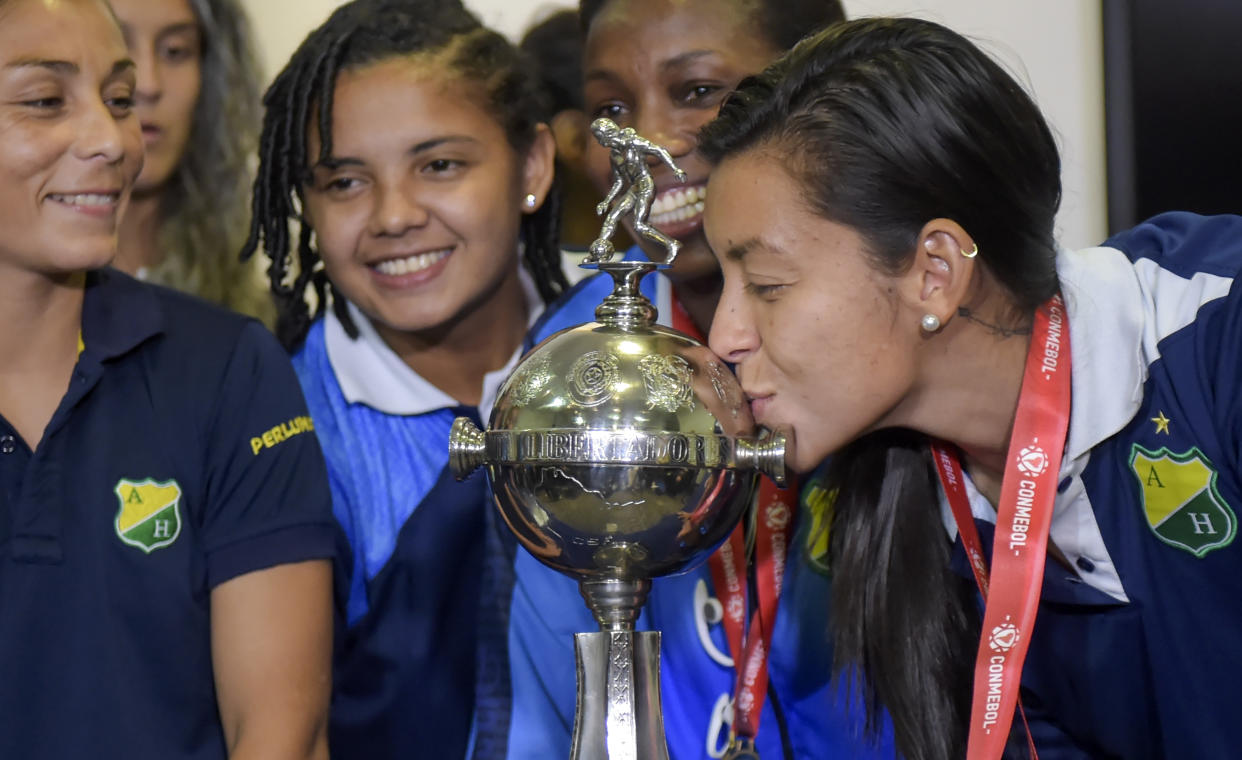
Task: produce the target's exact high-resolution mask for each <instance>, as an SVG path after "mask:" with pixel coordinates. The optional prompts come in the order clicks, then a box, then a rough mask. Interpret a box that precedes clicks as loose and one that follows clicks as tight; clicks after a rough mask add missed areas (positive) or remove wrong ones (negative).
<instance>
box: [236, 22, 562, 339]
mask: <svg viewBox="0 0 1242 760" xmlns="http://www.w3.org/2000/svg"><path fill="white" fill-rule="evenodd" d="M425 53H437V54H442V55H443V58H442V60H443V62H444V64H445V65H446V66H447V67H448V68H449V69H450V70H451V71H453V72H454V73H455V74H456V75H458V76H460V77H462V78H464V79H466V80H467V81H470V82H472V83H475V84H477V85H479V86H480V90H481V91H482V92H483V97H484V98H485V105H486V107H487V108H488V110H489V111H490V112H491V113H492V114H493V115H494V116H495V118H496V120H497V122H498V123H499V124H500V125H501V126H502V127H504V130H505V134H506V135H508V138H509V142H510V144H511V145H512V146H513V148H514V149H515V150H517V151H518V152H519V153H520V154H521V153H525V151H526V150H527V149H529V148H530V146H531V145H532V144H533V142H534V139H535V134H536V128H537V126H538V124H539V122H540V114H541V113H542V109H541V96H540V93H539V89H538V85H537V83H536V80H535V79H534V77H532V76H531V74H530V72H529V70H528V67H527V64H526V61H525V59H524V58H523V57H522V55H521V54H520V53H519V52H518V51H517V50H516V49H515V48H514V47H513V45H511V44H510V43H509V42H508V41H507V40H506V39H505V38H504V37H502V36H501V35H499V34H497V33H496V32H493V31H491V30H490V29H487V28H486V27H484V26H483V25H482V24H480V23H479V20H478V19H477V18H475V17H474V16H473V15H472V14H471V13H469V12H468V11H467V10H465V8H463V7H462V5H461V3H460V2H459V1H458V0H355V2H351V3H348V4H346V5H343V6H341V7H340V8H338V9H337V10H336V11H335V12H334V13H333V14H332V15H331V16H330V17H329V18H328V20H327V21H326V22H324V24H323V25H322V26H320V27H319V28H318V29H315V30H314V31H313V32H311V33H310V35H309V36H307V38H306V40H305V41H303V42H302V44H301V45H300V46H299V47H298V49H297V50H296V51H295V52H294V54H293V57H292V58H291V59H290V60H289V63H288V64H287V65H286V66H285V68H284V70H283V71H281V72H280V74H279V75H278V76H277V77H276V80H275V81H274V82H273V83H272V86H271V87H270V88H269V89H268V91H267V94H266V95H265V96H264V98H263V104H264V106H265V107H266V113H265V116H264V119H263V133H262V136H261V138H260V144H259V173H258V176H257V177H256V179H255V183H254V198H253V201H252V203H253V216H252V218H251V222H250V236H249V238H248V239H247V241H246V244H245V246H244V248H243V249H242V256H243V258H247V257H249V256H250V255H252V254H253V253H254V252H255V251H256V250H257V249H258V248H259V247H260V246H262V247H263V249H264V250H265V251H266V252H267V255H268V256H269V257H270V258H271V262H272V263H271V266H270V267H269V269H268V275H269V278H270V280H271V287H272V293H273V295H274V297H275V299H276V305H277V312H278V313H277V320H276V334H277V336H278V337H279V338H280V340H281V342H282V343H284V345H285V346H286V347H289V348H292V347H294V346H296V345H297V344H298V343H300V342H301V341H302V339H303V338H304V337H305V336H306V331H307V330H308V329H309V328H310V324H311V322H312V321H313V320H314V319H315V318H316V317H318V316H320V315H321V314H322V313H323V311H324V308H325V307H326V305H327V303H328V302H329V301H331V302H332V304H333V309H334V311H335V313H336V314H337V316H338V317H340V319H341V322H342V324H343V325H344V327H345V329H346V331H347V332H348V333H349V334H350V335H351V336H353V337H356V336H357V330H356V328H355V326H354V325H353V322H352V320H351V319H350V318H349V312H348V311H346V310H345V308H344V304H345V302H344V299H343V298H339V297H333V295H332V292H331V291H332V286H331V284H330V283H329V282H328V280H327V276H326V275H325V274H324V271H323V267H322V264H321V262H320V260H319V254H318V252H317V251H316V250H315V248H314V245H313V243H312V241H313V236H314V230H313V229H312V228H311V227H310V225H309V224H308V223H307V221H306V219H305V218H304V217H303V216H302V214H301V212H300V207H301V202H302V196H301V193H302V188H303V185H304V183H305V182H306V181H307V179H308V178H309V172H310V168H309V166H308V162H307V132H308V129H309V126H310V123H311V122H310V120H311V119H315V123H316V124H317V126H318V130H319V134H320V135H321V136H322V137H321V140H320V148H319V155H320V160H323V159H326V158H328V157H329V156H331V154H332V129H331V127H332V98H333V93H334V91H335V88H336V79H337V76H338V75H339V74H340V72H341V71H342V70H345V69H348V68H352V67H359V66H366V65H368V64H373V63H378V62H380V61H383V60H387V59H390V58H395V57H401V56H408V55H413V54H425ZM559 216H560V196H559V193H558V192H557V190H556V188H555V187H554V188H553V189H552V191H551V192H550V193H549V194H548V198H547V199H546V200H545V201H544V203H543V206H541V207H540V208H539V209H538V210H537V211H535V212H534V213H532V214H525V215H523V217H522V227H521V233H520V237H521V244H522V248H523V251H524V255H525V259H526V264H527V266H528V267H529V268H530V270H531V273H532V274H533V275H534V279H535V283H536V285H537V287H538V288H539V293H540V296H541V297H543V299H544V300H545V301H551V300H553V299H554V298H556V296H557V295H559V294H560V293H561V292H562V291H563V290H564V289H565V288H567V287H568V283H567V282H566V280H565V275H564V273H563V271H562V270H561V256H560V249H559V247H558V245H557V226H558V220H559ZM293 221H296V222H297V223H298V225H299V231H298V243H297V262H296V265H295V263H294V257H293V251H292V250H291V246H290V234H289V233H290V223H291V222H293ZM311 290H313V294H314V302H315V307H314V310H313V311H312V309H311V307H310V305H309V303H308V296H309V295H310V293H309V292H308V291H311Z"/></svg>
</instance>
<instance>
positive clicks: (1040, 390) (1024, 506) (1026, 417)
mask: <svg viewBox="0 0 1242 760" xmlns="http://www.w3.org/2000/svg"><path fill="white" fill-rule="evenodd" d="M1065 326H1066V314H1065V303H1064V301H1062V300H1061V297H1060V296H1059V295H1058V296H1053V297H1052V298H1051V299H1049V300H1048V301H1047V302H1046V303H1045V304H1044V305H1043V306H1041V307H1040V308H1039V310H1038V311H1037V312H1036V313H1035V324H1034V327H1033V330H1032V335H1031V346H1030V349H1029V350H1028V352H1027V356H1026V369H1025V372H1024V374H1023V377H1022V393H1021V395H1020V397H1019V399H1018V409H1017V415H1016V417H1015V419H1014V426H1013V435H1012V436H1011V438H1010V439H1009V454H1008V458H1007V460H1006V463H1005V472H1004V479H1003V480H1002V481H1001V496H1000V504H999V505H997V514H996V520H997V525H996V536H995V538H994V540H993V543H992V573H991V581H990V583H989V578H988V569H987V566H986V565H985V563H984V560H983V547H982V544H981V542H980V540H979V533H978V531H977V530H976V528H975V522H974V518H973V517H972V516H971V512H970V502H969V499H968V498H967V495H966V488H965V485H964V479H963V475H962V467H961V463H960V461H959V459H958V454H957V451H956V450H955V449H952V448H950V447H949V446H948V445H947V444H944V443H941V442H936V443H934V444H933V445H932V453H933V458H934V459H935V461H936V469H937V471H938V472H939V474H940V483H941V485H942V486H943V487H944V492H945V496H946V497H947V498H948V501H949V505H950V506H951V507H952V510H953V517H954V519H955V520H956V522H957V529H958V533H959V534H960V535H961V537H962V544H963V546H965V548H966V553H967V555H968V556H969V558H970V564H971V567H972V568H973V570H974V573H975V580H976V581H977V582H978V584H979V590H980V592H981V593H982V594H983V598H984V601H985V604H986V606H985V608H984V613H983V634H982V637H981V639H980V642H979V655H978V657H977V658H976V660H975V687H974V696H973V699H972V702H971V715H970V735H969V740H968V742H969V743H968V744H967V749H966V757H967V760H998V759H999V758H1000V757H1001V754H1002V753H1003V751H1004V749H1005V742H1006V740H1007V739H1008V737H1009V729H1010V726H1011V725H1012V723H1013V713H1014V709H1015V707H1017V706H1019V701H1018V690H1019V687H1020V685H1021V681H1022V663H1023V662H1024V661H1025V659H1026V652H1027V649H1028V647H1029V646H1030V632H1031V628H1032V626H1033V625H1034V623H1035V613H1036V611H1037V610H1038V607H1039V593H1040V589H1041V587H1042V585H1043V577H1044V560H1045V558H1046V556H1047V545H1048V529H1049V527H1050V526H1051V524H1052V508H1053V502H1054V501H1055V499H1056V492H1057V477H1058V475H1059V472H1060V466H1061V457H1062V453H1063V451H1064V448H1065V434H1066V431H1067V430H1068V428H1069V413H1070V345H1069V331H1068V330H1066V329H1065ZM1025 720H1026V716H1025V715H1023V722H1024V723H1025ZM1027 740H1028V744H1029V746H1030V750H1031V755H1032V757H1034V756H1035V746H1034V742H1033V740H1031V736H1030V729H1029V727H1028V729H1027Z"/></svg>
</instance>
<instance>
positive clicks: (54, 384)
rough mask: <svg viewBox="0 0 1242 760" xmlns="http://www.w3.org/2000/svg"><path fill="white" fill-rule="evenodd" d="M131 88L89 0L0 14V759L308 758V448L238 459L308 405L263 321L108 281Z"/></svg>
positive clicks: (319, 507)
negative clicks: (252, 442) (254, 441)
mask: <svg viewBox="0 0 1242 760" xmlns="http://www.w3.org/2000/svg"><path fill="white" fill-rule="evenodd" d="M135 78H136V72H135V64H134V62H133V60H132V59H131V58H130V56H129V53H128V51H127V50H126V45H125V41H124V39H123V37H122V35H121V30H120V29H119V28H118V26H117V24H116V20H115V18H114V17H113V15H112V13H111V10H110V9H109V7H108V5H107V4H106V3H105V2H104V1H103V0H56V1H53V0H4V2H3V3H0V319H2V320H3V322H4V324H5V329H4V330H2V331H0V356H2V357H4V361H3V362H0V609H4V610H5V614H4V615H3V616H0V672H3V673H4V674H5V675H4V678H3V679H0V711H3V713H4V714H6V715H20V716H21V719H20V720H5V721H0V753H3V754H4V755H5V756H6V757H7V756H20V757H29V758H48V759H49V760H50V759H51V758H63V757H87V756H90V757H100V758H109V759H111V758H117V759H118V760H119V758H149V759H150V760H155V758H168V757H184V758H192V759H193V760H223V759H224V758H225V757H227V756H228V755H229V753H230V752H233V751H235V752H237V754H238V755H239V756H241V755H246V754H249V755H250V756H254V757H289V758H295V757H296V758H322V757H325V756H326V748H327V742H326V736H325V734H324V731H323V723H324V716H325V714H326V711H327V697H328V693H327V692H328V689H327V685H326V684H327V678H328V662H329V651H330V646H331V643H330V642H331V624H330V613H329V609H330V595H329V586H330V574H329V567H330V564H329V562H328V561H327V559H328V558H329V557H331V555H332V551H333V539H332V532H331V517H330V512H329V505H328V492H327V482H326V475H325V473H324V470H323V460H322V456H321V454H320V451H319V449H318V446H317V445H316V444H315V441H314V438H313V437H311V436H304V435H303V436H295V437H292V438H286V439H284V440H283V441H281V442H280V443H279V444H278V445H276V446H274V447H272V448H270V449H267V448H265V449H263V450H253V451H252V450H251V448H250V446H249V445H247V442H248V441H249V440H251V439H252V438H253V437H255V436H256V435H258V436H263V435H265V434H264V431H265V430H267V431H270V430H271V429H273V426H280V425H281V423H282V422H287V421H290V420H297V419H300V418H304V417H305V413H306V411H305V404H304V402H303V400H302V397H301V395H300V394H299V393H298V390H297V385H296V381H295V380H294V378H293V373H292V371H291V370H290V367H289V365H288V361H287V359H286V358H285V357H284V355H283V353H282V352H281V350H280V348H279V346H278V345H276V343H275V341H274V340H273V339H272V338H271V336H270V335H269V334H268V333H267V332H266V331H265V330H264V329H263V328H262V327H261V326H259V325H258V324H256V323H255V322H254V321H253V320H246V319H243V318H241V317H237V316H235V315H230V314H227V313H226V312H223V311H221V310H219V309H215V308H212V307H208V306H206V305H204V304H202V303H200V302H198V301H196V300H193V299H188V298H185V297H182V296H180V295H178V294H175V293H172V292H170V291H167V290H164V289H161V288H156V287H153V286H148V285H144V284H141V283H138V282H136V281H134V280H133V279H131V278H129V277H128V276H126V275H124V274H122V273H120V272H118V271H116V270H114V269H110V268H108V264H109V262H110V261H111V260H112V259H113V257H114V256H115V254H116V245H117V231H118V227H119V224H120V219H121V217H122V215H123V214H124V213H125V210H126V205H127V204H128V202H129V201H130V197H131V193H132V191H133V188H134V183H135V181H136V179H137V177H138V175H139V171H140V169H141V166H142V132H141V127H140V124H139V120H138V118H137V116H136V114H135V112H134V93H135ZM171 421H175V423H176V424H171ZM295 474H296V476H295ZM66 716H72V718H71V719H70V720H66ZM137 716H141V718H139V717H137Z"/></svg>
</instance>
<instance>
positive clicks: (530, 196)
mask: <svg viewBox="0 0 1242 760" xmlns="http://www.w3.org/2000/svg"><path fill="white" fill-rule="evenodd" d="M538 200H539V199H538V198H536V197H535V194H534V193H527V194H526V197H525V198H523V199H522V203H524V204H526V208H534V207H535V203H536V202H537V201H538Z"/></svg>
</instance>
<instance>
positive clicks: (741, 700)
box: [707, 478, 797, 743]
mask: <svg viewBox="0 0 1242 760" xmlns="http://www.w3.org/2000/svg"><path fill="white" fill-rule="evenodd" d="M796 499H797V489H796V488H777V486H776V484H775V483H773V482H772V481H771V480H769V479H767V478H762V479H761V480H760V481H759V515H758V519H756V521H755V586H756V589H757V591H758V596H759V600H758V601H759V604H758V606H757V608H756V609H755V611H754V613H753V614H752V615H751V618H750V625H749V626H746V625H745V623H746V610H747V576H746V540H745V532H744V527H743V526H741V525H739V526H738V527H737V528H736V529H735V530H734V531H733V534H732V535H731V536H729V540H728V541H726V542H725V543H724V544H723V545H722V546H721V547H720V549H719V550H718V551H717V552H716V553H715V554H713V555H712V556H711V557H710V558H708V560H707V562H708V567H709V568H710V569H711V573H712V583H713V585H715V587H716V596H717V597H718V598H719V599H720V601H721V604H722V606H723V607H724V620H723V621H722V622H723V624H724V628H725V638H727V639H728V641H729V652H730V654H731V655H732V656H733V662H734V664H735V667H736V668H737V685H736V687H735V689H734V692H733V693H734V697H733V731H732V733H733V734H735V735H736V736H738V737H740V738H742V739H744V740H747V741H749V742H751V743H753V741H754V738H755V736H756V735H757V734H758V733H759V717H760V714H761V713H762V712H763V702H764V699H766V698H767V694H768V653H769V643H770V642H771V641H772V631H773V629H774V628H775V626H776V610H777V607H778V606H779V604H780V599H781V591H782V590H783V587H784V583H785V561H786V558H787V557H788V556H789V543H790V541H791V540H792V538H793V523H794V519H793V518H794V508H793V506H792V505H793V504H796Z"/></svg>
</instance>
